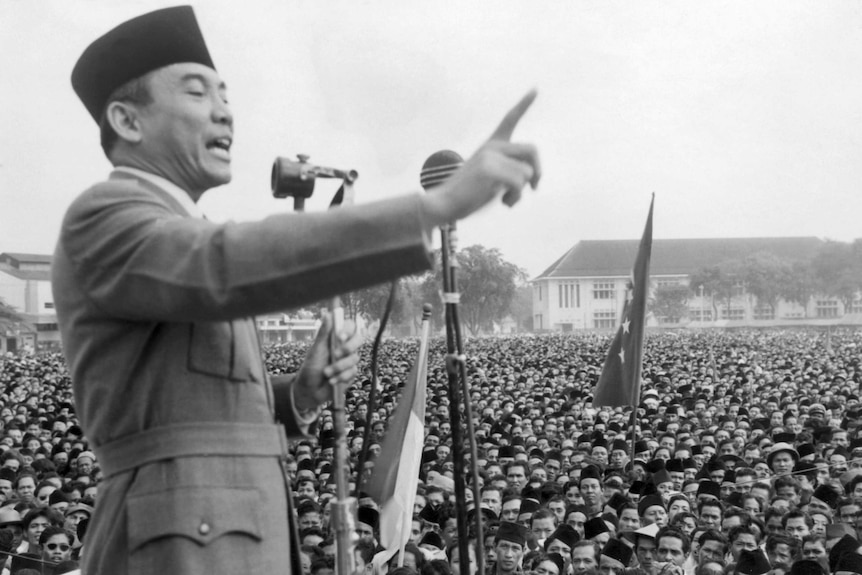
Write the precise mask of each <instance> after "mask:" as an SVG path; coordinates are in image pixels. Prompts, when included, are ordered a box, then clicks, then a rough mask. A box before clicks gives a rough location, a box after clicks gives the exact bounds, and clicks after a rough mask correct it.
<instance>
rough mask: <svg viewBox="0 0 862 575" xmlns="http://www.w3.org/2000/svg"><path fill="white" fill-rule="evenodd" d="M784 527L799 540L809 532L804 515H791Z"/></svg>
mask: <svg viewBox="0 0 862 575" xmlns="http://www.w3.org/2000/svg"><path fill="white" fill-rule="evenodd" d="M784 529H785V531H787V534H788V535H790V536H791V537H793V538H794V539H799V540H802V538H803V537H805V536H806V535H808V533H809V529H808V524H807V523H805V518H804V517H791V518H790V519H788V520H787V525H786V526H785V528H784Z"/></svg>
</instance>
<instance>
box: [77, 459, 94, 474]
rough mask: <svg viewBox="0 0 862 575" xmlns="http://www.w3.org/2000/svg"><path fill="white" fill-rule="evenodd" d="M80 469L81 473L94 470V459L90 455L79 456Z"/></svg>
mask: <svg viewBox="0 0 862 575" xmlns="http://www.w3.org/2000/svg"><path fill="white" fill-rule="evenodd" d="M78 471H79V472H81V473H90V472H91V471H93V460H92V459H90V458H89V457H81V458H78Z"/></svg>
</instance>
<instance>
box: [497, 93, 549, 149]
mask: <svg viewBox="0 0 862 575" xmlns="http://www.w3.org/2000/svg"><path fill="white" fill-rule="evenodd" d="M537 94H538V92H536V90H535V89H533V90H530V91H529V92H527V94H526V95H525V96H524V97H523V98H521V101H520V102H518V103H517V104H516V105H515V107H514V108H512V109H511V110H509V112H508V113H507V114H506V116H505V117H504V118H503V121H502V122H500V125H499V126H497V129H496V130H494V133H493V134H491V139H492V140H506V141H508V140H509V139H510V138H511V137H512V132H514V131H515V126H517V125H518V122H519V121H520V120H521V117H522V116H523V115H524V113H525V112H526V111H527V109H528V108H529V107H530V104H532V103H533V100H535V99H536V95H537Z"/></svg>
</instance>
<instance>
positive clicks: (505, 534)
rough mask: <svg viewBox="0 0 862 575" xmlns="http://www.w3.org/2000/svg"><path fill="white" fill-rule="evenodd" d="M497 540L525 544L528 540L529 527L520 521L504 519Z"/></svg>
mask: <svg viewBox="0 0 862 575" xmlns="http://www.w3.org/2000/svg"><path fill="white" fill-rule="evenodd" d="M494 540H495V541H511V542H512V543H517V544H518V545H522V546H523V545H524V544H525V543H526V542H527V528H526V527H524V526H523V525H521V524H519V523H512V522H511V521H503V522H501V523H500V526H499V527H498V528H497V535H496V536H495V537H494Z"/></svg>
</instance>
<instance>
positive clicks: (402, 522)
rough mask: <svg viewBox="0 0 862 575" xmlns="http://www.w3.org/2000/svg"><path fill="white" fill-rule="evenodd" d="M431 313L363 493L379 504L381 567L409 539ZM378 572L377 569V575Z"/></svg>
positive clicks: (377, 558) (422, 436) (378, 562)
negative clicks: (382, 549) (414, 360)
mask: <svg viewBox="0 0 862 575" xmlns="http://www.w3.org/2000/svg"><path fill="white" fill-rule="evenodd" d="M429 317H430V311H429V312H428V315H427V317H423V321H422V335H421V338H420V340H419V353H418V355H417V358H416V362H415V363H414V364H413V369H412V370H411V371H410V375H409V376H408V378H407V382H406V383H405V385H404V391H403V392H402V394H401V399H400V400H399V401H398V407H396V408H395V412H394V413H393V414H392V419H391V420H390V425H389V429H388V430H387V433H386V437H385V438H384V440H383V445H381V449H380V456H379V457H378V458H377V460H376V461H375V462H374V470H373V472H372V474H371V478H370V479H369V480H368V484H367V485H366V487H365V491H366V492H367V493H368V494H369V495H370V496H371V497H372V498H374V500H375V501H377V502H378V504H379V505H380V545H381V547H383V548H384V551H381V552H380V553H377V554H376V555H375V556H374V564H375V566H382V565H383V564H385V563H386V562H387V561H389V559H390V558H392V557H393V556H394V555H395V554H396V553H397V552H398V551H402V550H403V549H404V546H405V545H406V544H407V542H408V541H409V540H410V531H411V527H412V522H413V503H414V502H415V500H416V487H417V486H418V484H419V467H420V464H421V461H422V447H423V445H424V442H425V403H426V399H425V397H426V394H425V384H426V379H427V371H428V369H427V367H428V335H429V332H430V321H429V319H428V318H429ZM378 572H379V571H378Z"/></svg>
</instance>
